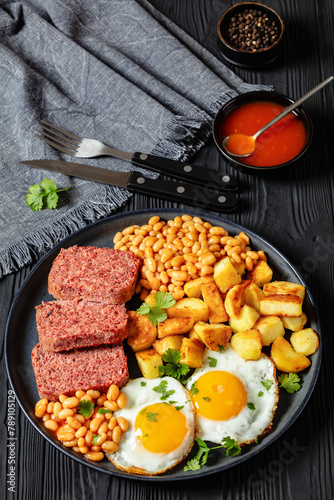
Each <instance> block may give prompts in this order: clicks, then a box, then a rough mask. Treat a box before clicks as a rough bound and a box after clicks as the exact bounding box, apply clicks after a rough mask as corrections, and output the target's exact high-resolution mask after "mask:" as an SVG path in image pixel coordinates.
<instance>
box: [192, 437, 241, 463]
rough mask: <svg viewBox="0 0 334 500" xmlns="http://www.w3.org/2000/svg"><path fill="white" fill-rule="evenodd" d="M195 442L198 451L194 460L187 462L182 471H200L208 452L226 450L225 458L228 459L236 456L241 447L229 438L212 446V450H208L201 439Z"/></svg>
mask: <svg viewBox="0 0 334 500" xmlns="http://www.w3.org/2000/svg"><path fill="white" fill-rule="evenodd" d="M195 441H196V443H197V445H198V451H197V453H196V455H195V457H194V458H192V459H191V460H188V462H187V464H186V465H185V466H184V468H183V470H184V471H188V470H199V469H201V467H202V466H203V465H205V464H206V462H207V459H208V455H209V452H210V451H211V450H217V449H218V448H226V456H228V457H232V456H235V455H238V454H239V453H240V452H241V447H240V446H239V445H238V443H237V442H236V441H235V440H234V439H231V438H230V437H229V436H228V437H226V438H224V439H223V441H222V443H223V444H222V445H219V446H213V447H212V448H209V447H208V445H207V444H206V443H205V442H204V441H202V439H199V438H196V440H195Z"/></svg>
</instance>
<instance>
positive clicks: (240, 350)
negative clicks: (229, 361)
mask: <svg viewBox="0 0 334 500" xmlns="http://www.w3.org/2000/svg"><path fill="white" fill-rule="evenodd" d="M231 347H232V349H233V350H234V351H235V352H236V353H237V354H238V355H239V356H240V357H241V358H243V359H247V360H257V359H259V358H260V356H261V352H262V341H261V335H260V333H259V331H258V330H246V331H244V332H238V333H235V334H234V335H232V338H231Z"/></svg>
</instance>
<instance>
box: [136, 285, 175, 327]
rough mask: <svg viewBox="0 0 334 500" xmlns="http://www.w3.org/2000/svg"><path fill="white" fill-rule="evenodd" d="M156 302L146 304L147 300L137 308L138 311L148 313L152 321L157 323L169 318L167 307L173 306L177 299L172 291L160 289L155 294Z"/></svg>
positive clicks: (154, 323) (143, 313)
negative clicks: (161, 290)
mask: <svg viewBox="0 0 334 500" xmlns="http://www.w3.org/2000/svg"><path fill="white" fill-rule="evenodd" d="M154 302H155V304H146V302H143V303H142V305H141V306H140V307H139V308H138V309H137V313H138V314H141V315H146V316H147V317H148V319H149V320H150V322H151V323H153V325H156V324H157V323H161V322H162V321H165V319H167V313H166V311H165V309H168V308H169V307H172V306H173V305H174V304H175V300H174V299H173V295H172V294H171V293H169V292H166V293H165V292H160V291H159V292H156V293H155V294H154Z"/></svg>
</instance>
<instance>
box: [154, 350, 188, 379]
mask: <svg viewBox="0 0 334 500" xmlns="http://www.w3.org/2000/svg"><path fill="white" fill-rule="evenodd" d="M181 357H182V356H181V353H180V351H178V350H176V349H167V351H166V352H165V353H164V354H162V360H163V362H164V363H166V364H165V366H164V367H163V370H164V374H166V375H167V376H168V377H173V378H176V379H177V380H178V381H179V382H181V384H183V383H184V382H185V381H186V375H187V373H188V372H189V370H190V368H189V366H188V365H186V364H185V363H179V361H180V359H181ZM160 372H162V370H160V367H159V375H160Z"/></svg>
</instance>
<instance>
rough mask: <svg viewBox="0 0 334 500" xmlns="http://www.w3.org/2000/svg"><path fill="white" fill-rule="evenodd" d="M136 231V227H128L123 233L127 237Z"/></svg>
mask: <svg viewBox="0 0 334 500" xmlns="http://www.w3.org/2000/svg"><path fill="white" fill-rule="evenodd" d="M134 230H135V228H134V226H129V227H126V228H125V229H123V231H122V233H123V235H127V234H131V233H133V232H134Z"/></svg>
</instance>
